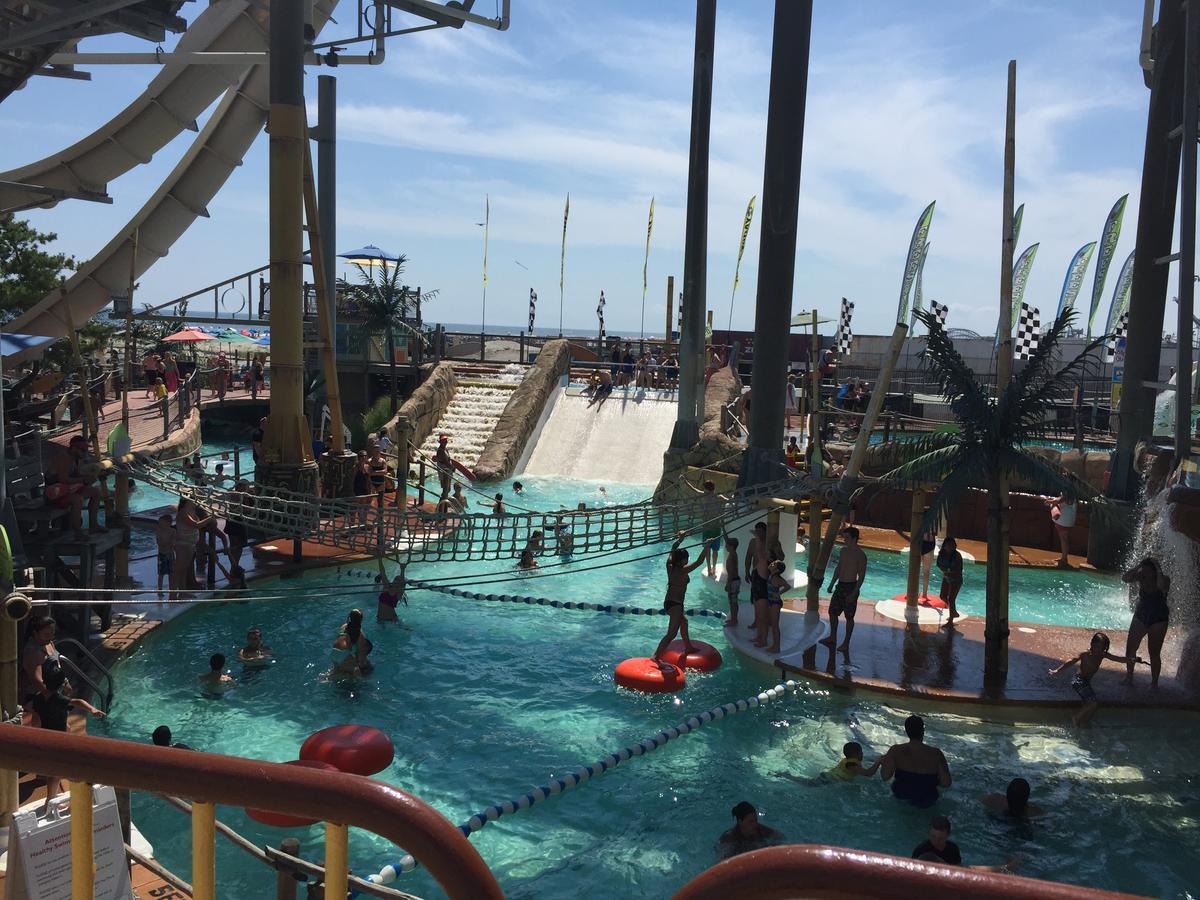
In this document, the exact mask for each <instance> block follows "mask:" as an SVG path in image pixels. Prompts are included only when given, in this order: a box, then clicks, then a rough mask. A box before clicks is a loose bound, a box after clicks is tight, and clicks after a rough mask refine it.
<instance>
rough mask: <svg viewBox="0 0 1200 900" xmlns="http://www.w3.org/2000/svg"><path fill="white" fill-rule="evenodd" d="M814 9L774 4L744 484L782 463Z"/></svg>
mask: <svg viewBox="0 0 1200 900" xmlns="http://www.w3.org/2000/svg"><path fill="white" fill-rule="evenodd" d="M812 7H813V5H812V0H776V2H775V28H774V36H773V39H772V44H771V95H770V99H769V101H768V104H767V142H766V153H765V160H764V163H763V208H762V216H761V217H760V223H761V224H760V226H759V227H760V229H761V230H760V237H759V255H758V301H757V303H756V305H755V315H754V371H753V373H752V375H751V382H750V386H751V390H752V396H753V398H754V403H753V405H752V406H751V408H750V422H749V423H748V424H749V427H750V436H749V438H748V439H747V442H746V453H745V455H744V457H743V461H742V473H741V478H740V479H739V485H742V486H746V485H754V484H762V483H764V482H767V481H772V480H774V479H776V478H778V477H779V474H780V472H781V468H780V467H781V465H782V463H783V422H784V410H783V407H784V395H785V392H786V390H787V367H788V342H789V339H790V335H791V325H790V322H791V317H792V279H793V277H794V276H795V272H796V223H797V218H798V216H799V207H800V162H801V157H802V154H803V151H804V106H805V98H806V94H807V92H808V50H809V43H810V38H811V36H812ZM697 327H699V323H697Z"/></svg>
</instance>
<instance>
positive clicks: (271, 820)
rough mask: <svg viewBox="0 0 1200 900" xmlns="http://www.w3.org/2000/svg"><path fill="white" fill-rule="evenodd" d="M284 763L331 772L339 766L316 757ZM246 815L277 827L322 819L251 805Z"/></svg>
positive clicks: (305, 823)
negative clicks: (291, 814) (290, 814)
mask: <svg viewBox="0 0 1200 900" xmlns="http://www.w3.org/2000/svg"><path fill="white" fill-rule="evenodd" d="M284 765H285V766H303V767H304V768H306V769H328V770H329V771H330V772H336V771H337V766H331V765H330V764H329V763H325V762H321V761H320V760H316V759H293V760H290V761H288V762H285V763H284ZM246 815H248V816H249V817H250V818H252V819H253V820H254V821H255V822H261V823H262V824H263V825H274V826H275V827H276V828H303V827H305V826H306V825H315V824H317V822H319V821H320V820H319V819H305V818H302V817H301V816H289V815H288V814H287V813H280V812H272V811H271V810H269V809H251V808H250V807H246Z"/></svg>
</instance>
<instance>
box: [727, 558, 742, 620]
mask: <svg viewBox="0 0 1200 900" xmlns="http://www.w3.org/2000/svg"><path fill="white" fill-rule="evenodd" d="M737 548H738V539H737V538H735V537H728V536H727V537H726V538H725V594H726V596H727V597H729V617H728V618H727V619H726V620H725V627H726V628H736V627H737V623H738V595H739V594H741V592H742V579H740V578H738V553H737Z"/></svg>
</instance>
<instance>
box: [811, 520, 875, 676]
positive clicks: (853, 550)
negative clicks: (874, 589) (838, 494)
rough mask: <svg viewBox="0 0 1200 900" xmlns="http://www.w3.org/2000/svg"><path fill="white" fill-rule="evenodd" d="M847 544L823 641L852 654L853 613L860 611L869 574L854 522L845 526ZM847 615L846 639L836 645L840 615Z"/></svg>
mask: <svg viewBox="0 0 1200 900" xmlns="http://www.w3.org/2000/svg"><path fill="white" fill-rule="evenodd" d="M842 537H843V538H845V543H844V544H843V545H842V550H841V552H840V553H839V554H838V561H837V566H835V567H834V570H833V579H832V580H831V581H830V582H829V587H830V589H831V590H832V592H833V595H832V596H831V597H830V598H829V637H827V638H822V639H821V641H820V643H822V644H824V645H825V646H826V647H828V648H829V649H830V650H833V649H834V647H835V646H836V647H837V649H838V650H841V651H842V653H844V654H845V655H846V657H847V658H849V657H850V636H851V635H853V634H854V614H855V613H856V612H858V594H859V591H860V590H862V583H863V579H864V578H866V577H867V554H865V553H863V551H862V548H861V547H859V546H858V529H857V528H855V527H854V526H853V525H851V526H850V527H849V528H843V529H842ZM840 615H845V617H846V639H845V640H844V641H842V643H841V645H840V646H838V645H837V628H838V616H840Z"/></svg>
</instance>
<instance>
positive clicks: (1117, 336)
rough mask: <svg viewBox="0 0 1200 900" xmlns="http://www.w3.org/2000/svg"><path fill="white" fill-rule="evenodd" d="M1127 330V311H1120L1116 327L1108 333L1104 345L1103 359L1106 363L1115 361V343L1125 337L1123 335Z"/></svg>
mask: <svg viewBox="0 0 1200 900" xmlns="http://www.w3.org/2000/svg"><path fill="white" fill-rule="evenodd" d="M1128 332H1129V313H1128V312H1123V313H1121V319H1120V321H1118V322H1117V329H1116V331H1114V332H1113V333H1112V334H1111V335H1109V338H1108V343H1107V344H1106V345H1105V347H1104V361H1105V362H1106V363H1111V362H1115V361H1116V358H1117V344H1119V343H1120V342H1121V341H1122V340H1124V339H1125V335H1126V334H1128Z"/></svg>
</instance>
